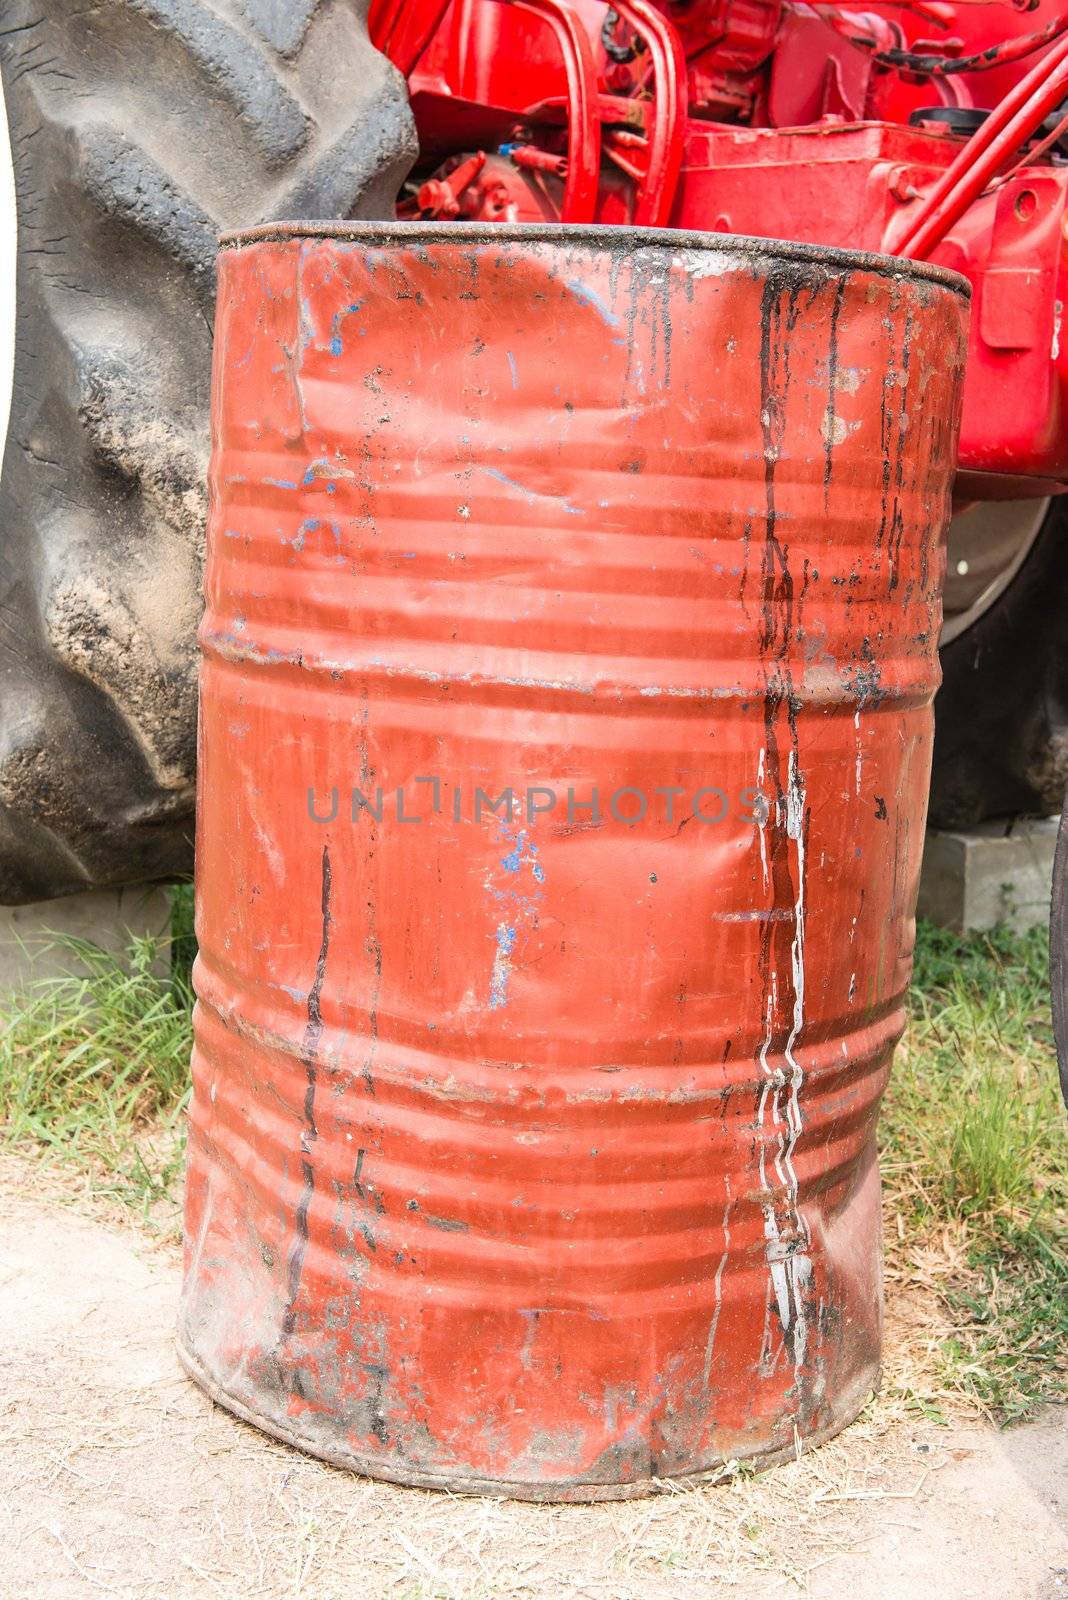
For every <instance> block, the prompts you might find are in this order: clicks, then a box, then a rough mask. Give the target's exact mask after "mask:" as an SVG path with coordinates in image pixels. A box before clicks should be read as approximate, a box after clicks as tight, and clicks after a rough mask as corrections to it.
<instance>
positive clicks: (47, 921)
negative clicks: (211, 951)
mask: <svg viewBox="0 0 1068 1600" xmlns="http://www.w3.org/2000/svg"><path fill="white" fill-rule="evenodd" d="M170 928H171V897H170V891H169V890H168V889H166V888H162V887H160V886H159V885H155V884H135V885H134V886H133V887H132V888H125V889H93V890H90V891H89V892H88V893H86V894H71V895H66V896H64V897H63V898H62V899H60V900H38V901H36V902H35V903H34V904H33V905H28V906H0V1005H2V1004H3V1002H4V1000H5V998H6V997H7V996H9V995H10V994H12V993H13V992H14V991H16V990H17V989H20V988H21V987H22V986H23V985H24V984H26V983H33V982H34V981H36V980H37V979H40V978H51V977H57V976H58V975H59V974H61V973H64V972H70V971H72V970H76V967H75V963H74V961H73V958H72V956H71V952H70V951H69V950H64V949H57V948H56V947H55V945H54V942H53V939H52V936H53V935H54V934H57V933H58V934H66V935H69V936H71V937H73V938H76V939H88V940H91V941H92V943H93V944H98V945H100V946H101V947H102V948H103V949H105V950H112V951H116V952H120V951H122V950H124V949H125V948H126V946H127V945H128V943H129V940H130V937H131V935H138V936H141V935H144V934H152V935H153V936H154V937H155V938H157V939H160V940H166V939H168V938H169V937H170ZM155 966H156V970H157V971H158V972H159V973H160V975H161V976H165V975H166V973H167V971H168V969H169V966H170V951H169V950H168V949H167V947H166V946H163V947H162V948H161V949H160V953H159V957H158V960H157V962H156V964H155Z"/></svg>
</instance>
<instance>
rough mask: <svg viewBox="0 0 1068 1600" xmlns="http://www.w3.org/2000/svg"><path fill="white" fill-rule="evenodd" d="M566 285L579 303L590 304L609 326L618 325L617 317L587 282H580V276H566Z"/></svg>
mask: <svg viewBox="0 0 1068 1600" xmlns="http://www.w3.org/2000/svg"><path fill="white" fill-rule="evenodd" d="M567 286H568V288H569V289H570V290H571V293H572V294H573V295H574V296H575V299H576V300H578V301H579V303H580V304H581V305H587V306H592V307H593V309H594V310H595V311H596V313H597V315H598V316H599V317H600V318H601V319H602V321H604V322H606V323H607V324H608V326H609V327H610V328H618V327H619V318H618V317H617V316H616V315H615V313H614V312H612V311H610V310H609V309H608V307H607V306H606V305H605V303H604V301H603V300H602V299H601V297H600V295H598V294H595V293H594V291H593V290H592V289H591V288H590V287H589V285H588V284H585V283H583V282H582V279H581V278H568V280H567Z"/></svg>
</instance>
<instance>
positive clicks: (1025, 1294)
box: [0, 887, 1068, 1421]
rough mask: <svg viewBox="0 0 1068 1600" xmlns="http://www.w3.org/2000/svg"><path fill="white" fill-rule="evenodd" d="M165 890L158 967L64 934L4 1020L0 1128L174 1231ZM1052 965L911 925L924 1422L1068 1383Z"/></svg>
mask: <svg viewBox="0 0 1068 1600" xmlns="http://www.w3.org/2000/svg"><path fill="white" fill-rule="evenodd" d="M174 893H175V905H174V921H173V929H172V940H171V945H170V971H169V972H165V973H164V974H163V975H160V974H159V972H158V970H157V969H158V957H159V955H160V951H159V947H158V946H157V945H156V944H155V943H154V942H153V941H151V940H136V941H134V942H133V943H132V944H131V946H130V949H129V950H128V951H127V953H126V957H125V959H124V960H120V959H116V958H115V957H113V956H109V955H105V954H104V953H103V952H102V951H100V950H98V949H96V948H95V947H93V946H91V945H85V944H83V943H79V942H76V941H62V943H63V944H64V948H66V950H67V951H68V953H69V955H70V956H71V958H72V960H71V965H72V969H73V968H74V967H75V966H76V965H77V966H80V968H81V969H82V971H81V972H80V973H78V972H74V971H73V970H72V975H71V976H68V977H61V978H58V979H52V980H49V981H47V982H44V983H42V984H40V985H37V986H34V987H32V988H30V989H29V990H27V991H26V992H25V993H24V994H23V995H22V996H21V997H20V998H19V1000H18V1003H17V1005H16V1006H15V1007H14V1008H13V1009H12V1011H11V1014H10V1017H9V1019H8V1021H7V1026H6V1027H5V1028H3V1029H2V1030H0V1121H2V1130H0V1137H6V1138H7V1139H9V1140H12V1141H17V1142H19V1143H20V1144H21V1145H23V1146H27V1145H30V1146H33V1147H35V1148H36V1149H38V1150H39V1151H41V1152H42V1153H43V1154H44V1155H45V1156H46V1158H48V1159H49V1160H51V1161H56V1160H62V1161H64V1162H73V1163H75V1164H76V1165H78V1166H79V1167H80V1168H81V1169H82V1170H83V1171H85V1172H88V1173H89V1174H90V1175H91V1179H92V1184H93V1188H94V1190H95V1191H96V1192H97V1193H104V1194H106V1195H108V1196H110V1197H112V1198H114V1199H117V1200H120V1201H121V1202H123V1203H124V1204H126V1205H129V1206H132V1207H135V1208H136V1209H137V1210H138V1211H140V1212H141V1214H142V1215H144V1216H148V1215H153V1216H156V1215H157V1214H158V1213H159V1210H160V1202H164V1203H165V1205H164V1210H167V1208H168V1207H169V1211H168V1215H169V1218H170V1226H171V1227H173V1226H174V1222H175V1217H176V1202H177V1190H178V1186H179V1177H180V1171H181V1159H182V1144H183V1128H184V1117H183V1115H182V1113H183V1110H184V1106H185V1103H186V1099H187V1093H188V1088H187V1086H188V1063H189V1049H190V1012H191V1007H192V990H191V985H190V978H189V972H190V967H191V965H192V959H193V955H194V954H195V949H196V943H195V939H194V936H193V931H192V896H191V891H190V889H189V888H188V887H183V888H181V889H178V890H176V891H175V892H174ZM1046 963H1047V940H1046V936H1045V933H1044V931H1042V930H1036V931H1034V932H1032V933H1029V934H1026V935H1024V936H1016V935H1013V934H1011V933H1009V932H1007V931H1006V930H1003V929H998V930H995V931H994V932H993V933H991V934H986V935H970V936H967V937H963V938H959V937H957V936H955V935H952V934H948V933H945V932H943V931H941V930H939V929H935V928H932V927H930V926H925V925H922V924H921V926H920V930H919V934H918V940H917V948H916V964H915V977H914V983H913V993H912V1004H911V1018H910V1023H909V1028H908V1032H907V1034H906V1037H905V1040H904V1041H903V1043H902V1045H901V1047H900V1049H899V1051H898V1055H897V1058H896V1060H895V1064H894V1071H893V1073H892V1076H891V1086H890V1090H889V1092H888V1095H887V1102H886V1106H885V1110H884V1115H883V1120H882V1124H881V1144H882V1148H883V1172H884V1179H885V1183H886V1195H887V1239H888V1247H889V1250H888V1276H889V1278H890V1286H891V1301H892V1303H895V1302H898V1303H900V1302H909V1303H911V1302H912V1301H917V1297H918V1299H919V1301H922V1300H923V1299H924V1297H926V1302H925V1303H926V1304H927V1305H928V1306H930V1308H931V1314H930V1316H929V1317H927V1316H925V1317H924V1318H921V1319H920V1322H921V1324H922V1325H921V1327H920V1328H919V1331H918V1333H917V1336H916V1339H915V1341H914V1343H915V1355H914V1359H913V1358H910V1360H909V1361H904V1360H903V1359H900V1358H899V1359H898V1360H897V1362H896V1367H895V1363H894V1361H891V1363H890V1371H889V1374H888V1391H889V1392H890V1394H891V1395H893V1394H895V1393H896V1394H897V1396H898V1397H899V1398H901V1399H903V1400H904V1401H905V1402H906V1403H907V1404H908V1405H909V1406H910V1407H914V1408H916V1409H919V1410H920V1411H921V1412H923V1413H924V1414H925V1415H927V1416H930V1417H935V1418H938V1417H941V1416H944V1415H945V1414H946V1412H947V1410H950V1409H953V1408H954V1406H957V1407H959V1406H960V1405H961V1404H964V1405H966V1406H967V1407H969V1408H973V1409H974V1408H978V1409H980V1410H982V1411H983V1412H985V1413H986V1414H987V1415H989V1416H991V1417H992V1418H994V1419H996V1420H998V1421H1011V1420H1014V1419H1017V1418H1020V1417H1023V1416H1026V1415H1028V1414H1029V1413H1031V1412H1032V1411H1033V1410H1034V1409H1036V1408H1037V1407H1038V1406H1039V1405H1041V1404H1042V1403H1044V1402H1045V1401H1048V1400H1053V1399H1058V1398H1066V1397H1068V1363H1066V1362H1065V1356H1064V1353H1065V1351H1066V1350H1068V1220H1066V1210H1068V1207H1066V1194H1068V1128H1066V1121H1065V1115H1064V1109H1063V1107H1062V1105H1061V1101H1060V1095H1059V1090H1058V1086H1057V1074H1056V1062H1055V1054H1054V1048H1053V1036H1052V1030H1051V1026H1050V1016H1049V987H1048V977H1047V967H1046ZM899 1290H903V1291H905V1292H904V1293H903V1294H901V1293H899V1292H898V1291H899ZM906 1342H907V1341H906Z"/></svg>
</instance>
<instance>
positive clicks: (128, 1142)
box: [0, 886, 195, 1218]
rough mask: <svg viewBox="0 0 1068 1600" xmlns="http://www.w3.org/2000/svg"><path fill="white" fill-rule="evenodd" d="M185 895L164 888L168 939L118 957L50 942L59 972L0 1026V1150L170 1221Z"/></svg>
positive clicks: (185, 977)
mask: <svg viewBox="0 0 1068 1600" xmlns="http://www.w3.org/2000/svg"><path fill="white" fill-rule="evenodd" d="M194 948H195V945H194V941H193V936H192V924H191V892H190V890H189V889H188V887H185V886H183V887H182V888H179V889H176V890H175V891H174V913H173V935H172V938H171V940H170V941H167V942H161V941H159V940H156V939H153V938H133V939H131V941H130V943H129V945H128V947H127V949H126V950H125V952H124V953H123V954H122V955H121V956H116V955H114V954H111V953H109V952H107V951H104V950H102V949H100V947H99V946H97V945H94V944H91V943H88V942H87V941H85V940H82V939H74V938H69V937H66V936H59V935H57V936H55V937H54V938H53V939H52V941H51V951H52V953H53V954H55V952H57V951H58V952H59V953H60V955H61V957H62V958H64V959H63V960H62V963H61V964H62V965H63V966H64V967H65V968H66V969H67V970H66V971H64V972H62V973H60V974H59V975H58V976H55V977H50V978H46V979H42V980H40V981H38V982H36V983H32V984H30V985H29V986H27V988H26V989H25V990H24V991H23V992H22V993H21V994H20V995H19V996H17V998H16V1000H15V1003H14V1004H13V1005H12V1006H11V1007H10V1008H9V1009H8V1012H7V1014H6V1015H5V1016H3V1017H2V1018H0V1022H2V1024H3V1026H2V1027H0V1119H2V1124H3V1127H2V1133H3V1136H4V1137H5V1138H7V1139H8V1140H9V1141H12V1142H15V1143H18V1144H19V1145H21V1146H23V1147H25V1146H27V1145H30V1146H32V1147H35V1148H36V1149H37V1151H38V1152H39V1153H40V1154H42V1155H43V1156H44V1157H45V1158H46V1159H48V1160H50V1161H57V1160H58V1161H62V1162H68V1163H73V1164H75V1165H76V1166H79V1167H81V1168H82V1169H83V1170H84V1171H86V1172H88V1173H89V1175H90V1176H91V1178H92V1180H93V1189H94V1192H96V1193H97V1194H101V1195H104V1196H107V1197H109V1198H112V1199H116V1200H119V1201H121V1202H123V1203H124V1204H126V1205H129V1206H133V1207H135V1208H136V1209H137V1210H139V1211H140V1212H141V1214H142V1216H144V1217H145V1218H148V1217H149V1216H150V1215H152V1213H153V1210H154V1208H156V1207H157V1205H158V1203H159V1202H163V1203H164V1208H165V1209H166V1210H169V1211H171V1212H172V1213H173V1210H174V1206H175V1200H176V1186H177V1179H178V1177H179V1175H180V1171H181V1164H182V1152H183V1144H184V1137H183V1135H184V1118H183V1116H182V1112H183V1110H184V1107H185V1104H186V1101H187V1099H188V1085H189V1052H190V1046H191V1042H192V1036H191V1026H190V1017H191V1012H192V1003H193V994H192V985H191V982H190V968H191V966H192V957H193V953H194Z"/></svg>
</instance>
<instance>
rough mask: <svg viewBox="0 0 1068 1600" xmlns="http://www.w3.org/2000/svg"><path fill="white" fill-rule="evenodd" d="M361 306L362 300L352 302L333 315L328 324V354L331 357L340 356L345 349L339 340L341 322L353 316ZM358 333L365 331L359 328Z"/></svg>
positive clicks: (340, 339)
mask: <svg viewBox="0 0 1068 1600" xmlns="http://www.w3.org/2000/svg"><path fill="white" fill-rule="evenodd" d="M362 305H363V301H362V300H354V301H353V302H352V304H351V305H350V306H345V307H343V308H342V310H340V311H336V312H335V313H334V317H333V320H332V321H331V323H330V354H331V355H332V356H339V355H341V353H342V351H343V350H344V348H345V345H344V342H343V340H342V338H341V324H342V322H343V321H344V319H345V318H346V317H351V316H353V315H355V313H356V312H357V311H359V309H360V307H361V306H362ZM360 332H361V333H363V332H365V330H364V329H363V328H361V329H360Z"/></svg>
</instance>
